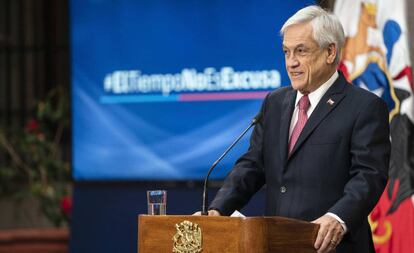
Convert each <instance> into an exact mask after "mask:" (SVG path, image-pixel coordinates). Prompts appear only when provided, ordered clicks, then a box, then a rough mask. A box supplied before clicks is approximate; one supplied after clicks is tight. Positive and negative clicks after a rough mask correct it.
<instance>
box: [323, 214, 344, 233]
mask: <svg viewBox="0 0 414 253" xmlns="http://www.w3.org/2000/svg"><path fill="white" fill-rule="evenodd" d="M326 215H329V216H331V217H333V218H335V220H337V221H339V223H340V224H341V226H342V228H343V229H344V233H346V232H347V231H348V228H347V227H346V224H345V222H344V221H343V220H342V219H341V218H339V216H338V215H336V214H334V213H326Z"/></svg>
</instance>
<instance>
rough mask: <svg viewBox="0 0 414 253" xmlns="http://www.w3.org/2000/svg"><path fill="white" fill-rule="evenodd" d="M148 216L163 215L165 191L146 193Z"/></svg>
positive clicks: (165, 199) (164, 212) (165, 203)
mask: <svg viewBox="0 0 414 253" xmlns="http://www.w3.org/2000/svg"><path fill="white" fill-rule="evenodd" d="M147 200H148V214H149V215H165V214H166V211H167V191H165V190H153V191H147Z"/></svg>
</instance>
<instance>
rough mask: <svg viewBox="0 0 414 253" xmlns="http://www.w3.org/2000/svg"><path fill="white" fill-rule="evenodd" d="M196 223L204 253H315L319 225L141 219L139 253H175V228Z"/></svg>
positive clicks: (171, 217)
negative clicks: (173, 252)
mask: <svg viewBox="0 0 414 253" xmlns="http://www.w3.org/2000/svg"><path fill="white" fill-rule="evenodd" d="M184 220H187V221H191V222H193V223H197V224H198V225H199V226H200V228H201V231H202V236H203V238H202V247H203V251H202V252H203V253H218V252H220V253H236V252H237V253H267V252H269V253H270V252H272V253H273V252H280V253H315V252H316V250H315V249H314V247H313V245H314V242H315V240H316V235H317V232H318V229H319V225H316V224H312V223H309V222H305V221H299V220H294V219H288V218H282V217H248V218H247V217H246V218H239V217H209V216H175V215H164V216H162V215H161V216H149V215H140V216H139V217H138V252H139V253H153V252H159V253H163V252H169V253H170V252H172V249H173V236H174V235H175V234H176V232H177V231H176V227H175V224H178V223H181V222H183V221H184Z"/></svg>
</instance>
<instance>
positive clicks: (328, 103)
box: [288, 75, 347, 161]
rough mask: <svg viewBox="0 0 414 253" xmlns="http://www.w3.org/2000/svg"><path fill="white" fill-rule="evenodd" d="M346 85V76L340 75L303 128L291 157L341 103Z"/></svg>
mask: <svg viewBox="0 0 414 253" xmlns="http://www.w3.org/2000/svg"><path fill="white" fill-rule="evenodd" d="M344 85H347V83H346V81H345V79H344V77H343V76H342V75H339V77H338V79H337V80H336V81H335V82H334V84H333V85H332V86H331V87H330V88H329V90H328V91H327V92H326V93H325V95H323V97H322V98H321V100H320V101H319V103H318V105H317V106H316V108H315V110H314V111H313V112H312V114H311V116H310V117H309V119H308V121H307V122H306V125H305V127H304V128H303V130H302V132H301V134H300V136H299V139H298V140H297V141H296V144H295V147H294V148H293V150H292V153H291V154H290V156H289V158H288V161H289V159H290V158H291V157H292V156H294V155H295V152H296V151H297V150H298V149H299V148H300V147H301V146H302V144H303V143H304V142H305V140H306V139H307V138H308V137H309V135H310V134H311V133H312V132H313V131H314V130H315V128H316V127H317V126H318V125H319V124H320V123H321V121H322V120H323V119H324V118H325V117H326V116H327V115H328V114H329V113H330V112H331V111H332V110H333V109H334V108H335V107H336V106H337V105H338V104H339V103H340V101H341V100H342V99H343V98H344V97H345V94H343V89H344Z"/></svg>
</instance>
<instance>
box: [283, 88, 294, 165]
mask: <svg viewBox="0 0 414 253" xmlns="http://www.w3.org/2000/svg"><path fill="white" fill-rule="evenodd" d="M295 100H296V91H295V90H293V89H292V90H290V91H289V92H287V94H286V96H285V99H284V100H283V105H282V116H281V119H280V122H281V123H280V133H279V147H280V149H281V156H282V157H281V161H282V162H283V164H285V162H286V161H287V152H288V151H287V149H288V141H289V128H290V121H291V119H292V114H293V110H294V108H295Z"/></svg>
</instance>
